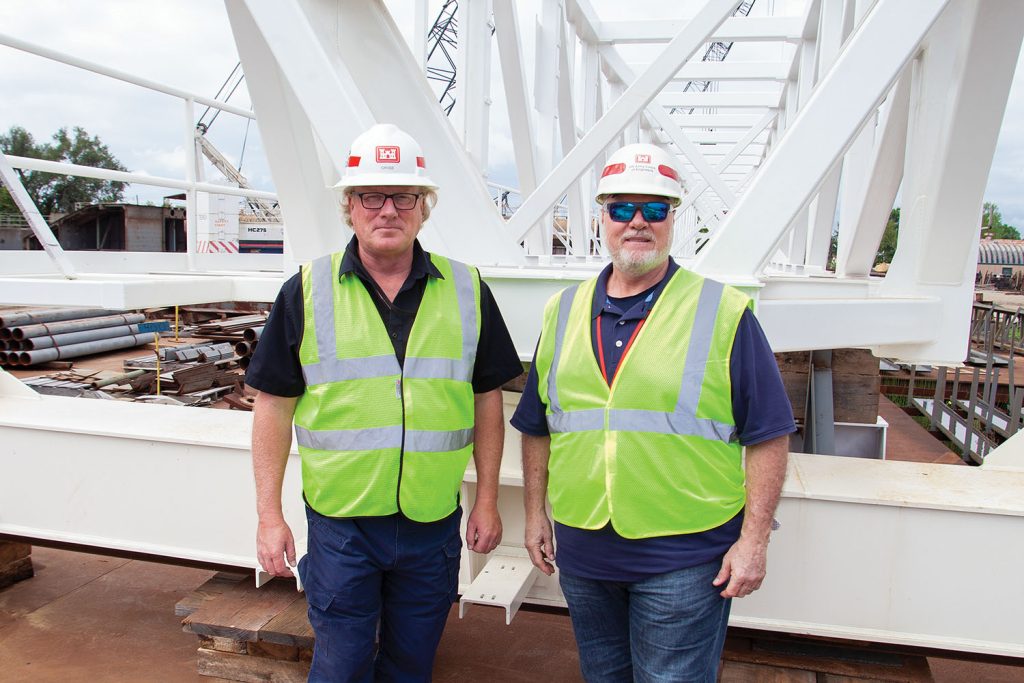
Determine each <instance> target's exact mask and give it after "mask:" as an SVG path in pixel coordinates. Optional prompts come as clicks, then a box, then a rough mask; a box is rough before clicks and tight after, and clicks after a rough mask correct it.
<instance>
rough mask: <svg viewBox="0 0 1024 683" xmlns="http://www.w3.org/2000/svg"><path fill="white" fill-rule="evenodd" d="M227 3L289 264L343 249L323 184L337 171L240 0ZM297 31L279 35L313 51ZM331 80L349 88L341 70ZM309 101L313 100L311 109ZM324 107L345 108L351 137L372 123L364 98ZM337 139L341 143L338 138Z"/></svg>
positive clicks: (342, 229)
mask: <svg viewBox="0 0 1024 683" xmlns="http://www.w3.org/2000/svg"><path fill="white" fill-rule="evenodd" d="M225 8H226V9H227V15H228V19H229V21H230V22H231V28H232V32H233V34H234V36H235V44H236V46H237V47H238V55H239V58H240V59H241V60H242V66H243V70H244V71H245V73H246V74H247V76H246V85H247V87H248V89H249V95H250V97H251V98H252V101H253V103H254V105H255V108H256V110H257V111H258V112H259V128H260V132H261V138H262V139H263V144H264V147H265V148H266V154H267V161H268V162H269V164H270V172H271V175H272V176H273V179H274V186H275V187H276V188H277V191H278V193H279V194H280V196H281V200H280V204H281V215H282V217H283V218H284V224H285V228H284V251H285V258H286V259H287V260H289V261H290V262H291V263H292V264H293V266H292V267H294V265H295V264H299V263H302V262H304V261H310V260H312V259H314V258H316V257H317V256H320V255H322V254H326V253H330V252H332V251H336V250H338V249H340V248H342V247H343V246H344V244H345V241H346V239H347V238H348V237H349V236H350V235H351V233H350V232H349V230H348V227H347V226H346V225H344V223H342V221H341V217H340V215H339V213H338V202H337V199H336V198H335V197H333V196H332V195H331V192H330V191H329V190H328V189H327V185H328V184H329V183H330V179H333V178H335V177H336V176H337V170H336V169H334V168H332V167H331V165H330V162H329V161H327V160H326V158H325V155H324V154H323V153H322V147H321V141H320V140H319V139H318V138H317V135H316V133H315V131H314V128H313V125H312V122H311V119H310V114H309V112H308V111H307V109H306V108H304V107H303V105H302V103H300V102H299V94H298V93H297V92H296V90H295V87H294V86H293V84H292V82H291V81H290V80H289V79H288V77H287V74H286V73H285V72H284V70H283V69H282V66H281V65H280V64H279V63H278V61H277V59H276V57H275V56H274V53H273V50H272V49H271V47H270V45H269V44H268V43H267V39H266V37H265V36H264V35H263V33H262V31H261V30H260V28H259V26H258V25H257V23H256V21H255V19H254V18H253V15H252V12H251V11H250V8H249V7H248V6H247V5H246V4H245V3H244V2H243V0H227V1H226V2H225ZM280 20H282V21H283V19H280ZM270 23H274V22H273V21H271V22H270ZM301 28H302V25H301V24H300V26H298V27H293V28H292V29H291V30H292V33H291V34H289V35H288V36H285V39H289V38H290V39H292V40H304V41H306V42H309V43H311V44H310V45H309V46H307V48H306V49H308V50H313V49H314V45H313V44H312V43H313V42H314V41H315V39H314V38H313V37H312V36H310V35H309V34H308V32H307V33H306V34H305V36H304V37H302V36H295V35H294V33H295V32H296V31H299V30H300V29H301ZM307 31H308V27H307ZM317 56H318V59H319V61H320V67H321V68H322V69H327V68H328V67H327V65H326V63H325V62H326V61H327V58H326V56H325V55H323V54H322V53H317ZM310 63H311V64H315V63H316V62H314V61H311V62H310ZM323 77H324V78H326V76H323ZM337 78H340V79H344V80H345V84H346V86H347V87H351V89H352V91H354V90H355V89H354V86H352V81H351V78H348V77H347V74H346V73H345V72H341V73H339V75H338V76H337ZM301 87H302V86H301V85H300V88H301ZM312 89H313V90H316V91H318V92H320V97H323V96H324V95H325V94H326V93H325V92H321V91H320V88H318V87H317V85H316V84H314V85H313V86H312ZM315 102H316V101H315V100H313V101H311V102H310V106H314V105H315ZM326 106H327V107H331V106H336V108H337V109H338V110H340V109H342V108H344V109H346V110H348V114H347V118H348V119H349V120H351V121H352V123H351V124H349V126H347V127H340V126H339V128H340V130H341V134H342V135H346V134H347V135H355V134H356V131H358V129H360V128H361V127H362V125H361V123H360V122H364V121H365V122H368V121H370V120H371V119H370V114H369V111H368V109H367V107H366V103H365V102H362V101H361V100H359V99H358V97H357V96H356V95H355V94H354V93H353V94H352V95H351V96H350V97H346V98H344V99H342V98H338V99H337V100H336V105H331V104H330V103H329V104H327V105H326ZM367 125H368V124H367ZM336 144H342V143H341V141H340V140H339V141H336Z"/></svg>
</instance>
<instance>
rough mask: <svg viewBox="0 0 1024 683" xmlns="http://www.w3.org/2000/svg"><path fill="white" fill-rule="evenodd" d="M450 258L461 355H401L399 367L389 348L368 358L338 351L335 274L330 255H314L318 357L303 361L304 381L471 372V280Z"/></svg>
mask: <svg viewBox="0 0 1024 683" xmlns="http://www.w3.org/2000/svg"><path fill="white" fill-rule="evenodd" d="M449 263H450V264H451V267H452V272H453V274H454V279H455V294H456V296H457V297H458V302H459V312H460V314H461V316H462V358H461V359H459V360H455V359H451V358H406V359H405V369H404V373H403V369H402V368H401V367H399V365H398V359H397V358H396V357H395V354H394V353H393V352H392V353H390V354H387V355H381V356H371V357H368V358H338V357H337V350H336V349H337V339H336V337H335V329H334V297H333V296H332V293H333V291H334V290H333V287H334V278H335V277H337V274H336V273H334V272H333V271H334V269H333V268H332V267H331V257H330V256H323V257H321V258H318V259H317V260H315V261H313V263H312V269H313V291H314V293H316V292H319V293H321V294H314V296H313V317H314V320H315V326H316V345H317V355H318V357H319V359H320V360H319V362H318V363H314V364H311V365H304V366H302V374H303V376H304V377H305V379H306V385H307V386H312V385H316V384H326V383H327V382H343V381H345V380H351V379H369V378H372V377H388V376H390V375H400V374H404V375H405V376H406V377H417V378H421V379H433V378H450V379H459V380H463V381H467V382H468V381H470V380H471V379H472V378H473V364H474V363H475V362H476V343H477V335H476V329H477V310H476V309H477V307H476V305H475V303H474V296H473V280H472V275H471V274H470V272H469V268H468V267H467V266H466V265H465V264H463V263H459V262H458V261H449Z"/></svg>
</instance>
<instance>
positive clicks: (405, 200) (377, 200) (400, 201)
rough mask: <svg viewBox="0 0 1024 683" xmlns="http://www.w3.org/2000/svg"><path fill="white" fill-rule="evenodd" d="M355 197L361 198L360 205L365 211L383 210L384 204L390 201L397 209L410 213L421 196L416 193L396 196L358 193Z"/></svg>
mask: <svg viewBox="0 0 1024 683" xmlns="http://www.w3.org/2000/svg"><path fill="white" fill-rule="evenodd" d="M355 195H356V196H357V197H359V203H360V204H362V205H363V208H364V209H382V208H384V202H386V201H387V200H388V199H390V200H391V201H392V202H394V204H395V208H396V209H400V210H401V211H408V210H409V209H411V208H413V207H414V206H416V202H418V201H419V200H420V195H418V194H416V193H415V192H395V193H394V194H384V193H383V192H356V193H355Z"/></svg>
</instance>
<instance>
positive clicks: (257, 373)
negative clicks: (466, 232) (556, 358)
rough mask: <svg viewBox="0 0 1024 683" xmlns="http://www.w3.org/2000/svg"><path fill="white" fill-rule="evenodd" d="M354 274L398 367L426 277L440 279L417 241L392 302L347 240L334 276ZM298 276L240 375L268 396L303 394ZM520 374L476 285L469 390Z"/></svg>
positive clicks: (488, 298) (494, 312) (486, 295)
mask: <svg viewBox="0 0 1024 683" xmlns="http://www.w3.org/2000/svg"><path fill="white" fill-rule="evenodd" d="M346 273H354V274H355V275H356V276H357V277H358V278H359V280H360V281H361V282H362V283H363V286H365V287H366V291H367V292H369V294H370V298H371V299H373V303H374V304H375V305H376V307H377V312H378V313H379V314H380V317H381V320H382V321H383V322H384V327H386V328H387V331H388V337H389V338H390V339H391V344H392V346H393V347H394V349H395V355H396V356H397V358H398V362H399V364H400V365H401V364H403V363H404V362H405V349H406V345H407V344H408V342H409V334H410V333H411V332H412V325H413V322H414V321H415V320H416V311H418V310H419V307H420V302H421V301H422V300H423V292H424V290H425V289H426V284H427V280H428V279H429V278H432V277H433V278H443V277H444V276H443V275H442V274H441V272H440V271H439V270H438V269H437V268H436V267H435V266H434V264H433V263H432V262H431V260H430V258H429V256H428V255H427V252H425V251H424V250H423V247H421V246H420V243H419V240H417V241H416V242H415V243H414V244H413V257H412V269H411V270H410V272H409V276H408V277H407V278H406V280H405V282H404V283H403V284H402V287H401V289H400V290H399V291H398V294H397V295H396V296H395V300H394V301H389V300H388V297H387V296H386V295H385V294H384V291H383V290H382V289H381V288H380V286H379V285H378V284H377V283H376V282H375V281H374V280H373V278H372V277H371V276H370V274H369V273H368V272H367V270H366V268H365V267H364V266H363V263H362V261H361V260H360V259H359V242H358V240H357V239H356V238H355V237H353V238H352V240H351V241H350V242H349V243H348V246H347V247H346V248H345V255H344V256H343V257H342V261H341V267H340V268H339V271H338V277H339V278H340V277H341V276H342V275H345V274H346ZM302 300H303V297H302V278H301V275H299V274H296V275H294V276H292V277H291V278H289V279H288V280H287V281H286V282H285V283H284V285H282V286H281V291H280V293H278V295H277V300H276V301H275V302H274V306H273V308H272V309H271V310H270V317H268V318H267V323H266V326H265V327H264V328H263V333H262V334H261V335H260V342H259V345H258V346H257V347H256V352H255V353H254V354H253V356H252V361H251V362H250V363H249V367H248V368H246V372H245V383H246V384H248V385H249V386H251V387H252V388H253V389H256V390H258V391H264V392H266V393H268V394H273V395H274V396H301V395H302V394H303V392H304V391H305V390H306V382H305V380H304V378H303V376H302V365H301V364H300V363H299V346H300V345H301V344H302V328H303V324H302V323H303V320H302V318H303V306H302ZM521 374H523V364H522V363H521V362H520V361H519V354H518V352H517V351H516V348H515V345H514V344H513V343H512V337H511V335H509V332H508V328H507V327H506V326H505V321H504V319H503V318H502V317H501V311H500V310H498V305H497V303H495V301H494V296H493V295H492V294H491V290H490V289H489V288H488V287H487V285H486V284H485V283H484V282H482V281H481V283H480V339H479V342H478V344H477V354H476V364H475V365H474V367H473V391H474V393H477V394H482V393H485V392H488V391H491V390H493V389H497V388H498V387H500V386H501V385H502V384H504V383H505V382H508V381H509V380H512V379H515V378H516V377H518V376H519V375H521Z"/></svg>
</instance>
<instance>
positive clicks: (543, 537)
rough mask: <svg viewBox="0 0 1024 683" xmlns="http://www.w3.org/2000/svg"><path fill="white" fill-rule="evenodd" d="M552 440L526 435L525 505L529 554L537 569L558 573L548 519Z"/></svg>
mask: <svg viewBox="0 0 1024 683" xmlns="http://www.w3.org/2000/svg"><path fill="white" fill-rule="evenodd" d="M550 456H551V437H550V436H530V435H529V434H523V487H524V491H523V502H524V503H525V505H526V550H527V551H528V552H529V553H530V560H531V561H532V562H533V565H534V566H535V567H537V569H539V570H541V571H542V572H544V573H545V574H547V575H548V576H551V575H552V574H554V573H555V567H554V565H552V562H554V560H555V545H554V542H553V540H552V533H551V520H549V519H548V510H547V503H546V501H547V493H548V458H549V457H550Z"/></svg>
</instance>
